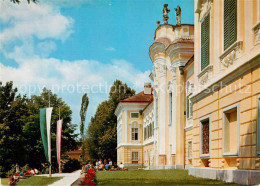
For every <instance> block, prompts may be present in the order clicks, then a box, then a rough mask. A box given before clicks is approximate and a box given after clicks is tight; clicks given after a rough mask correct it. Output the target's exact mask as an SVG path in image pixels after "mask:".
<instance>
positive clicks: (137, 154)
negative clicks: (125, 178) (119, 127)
mask: <svg viewBox="0 0 260 186" xmlns="http://www.w3.org/2000/svg"><path fill="white" fill-rule="evenodd" d="M133 153H137V159H133V157H134V156H133ZM131 160H132V161H139V151H131Z"/></svg>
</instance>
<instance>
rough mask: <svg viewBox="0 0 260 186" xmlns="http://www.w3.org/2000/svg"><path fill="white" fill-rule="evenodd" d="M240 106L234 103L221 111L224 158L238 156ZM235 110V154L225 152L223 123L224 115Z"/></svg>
mask: <svg viewBox="0 0 260 186" xmlns="http://www.w3.org/2000/svg"><path fill="white" fill-rule="evenodd" d="M239 106H240V104H239V103H236V104H233V105H230V106H228V107H226V108H224V109H223V111H222V140H223V142H222V155H223V157H224V156H231V157H232V156H238V155H239V144H240V117H239V115H240V109H239ZM235 108H236V110H237V152H235V153H234V152H225V121H226V113H228V112H231V111H232V110H234V109H235Z"/></svg>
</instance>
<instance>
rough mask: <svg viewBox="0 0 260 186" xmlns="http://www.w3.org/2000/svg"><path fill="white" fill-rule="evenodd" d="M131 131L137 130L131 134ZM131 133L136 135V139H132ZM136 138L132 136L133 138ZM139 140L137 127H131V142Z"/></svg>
mask: <svg viewBox="0 0 260 186" xmlns="http://www.w3.org/2000/svg"><path fill="white" fill-rule="evenodd" d="M133 129H137V132H135V131H134V132H133ZM133 133H134V134H136V133H137V139H133ZM135 137H136V136H135V135H134V138H135ZM138 140H139V128H138V127H131V141H138Z"/></svg>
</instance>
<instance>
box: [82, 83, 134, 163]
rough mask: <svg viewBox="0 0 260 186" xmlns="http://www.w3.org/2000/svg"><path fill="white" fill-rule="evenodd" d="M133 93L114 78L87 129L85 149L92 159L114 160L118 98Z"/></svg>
mask: <svg viewBox="0 0 260 186" xmlns="http://www.w3.org/2000/svg"><path fill="white" fill-rule="evenodd" d="M134 94H135V90H133V89H131V88H130V87H128V86H127V84H125V83H124V84H123V83H122V81H120V80H116V81H115V82H114V84H113V86H112V87H111V89H110V92H109V98H108V100H106V101H103V102H102V103H100V104H99V105H98V107H97V110H96V113H95V115H94V116H93V117H92V118H91V121H90V123H89V126H88V130H87V139H86V143H87V149H88V153H89V155H90V157H91V158H92V159H98V158H111V159H112V160H113V161H115V160H116V154H117V153H116V146H117V131H116V126H117V118H116V116H115V114H114V112H115V110H116V107H117V105H118V103H119V102H120V100H123V99H126V98H128V97H130V96H133V95H134Z"/></svg>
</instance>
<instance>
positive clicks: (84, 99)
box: [80, 93, 89, 162]
mask: <svg viewBox="0 0 260 186" xmlns="http://www.w3.org/2000/svg"><path fill="white" fill-rule="evenodd" d="M88 104H89V99H88V95H87V93H85V94H84V95H83V96H82V101H81V109H80V135H81V142H82V160H83V162H84V161H85V145H84V136H85V135H84V131H85V119H86V113H87V109H88Z"/></svg>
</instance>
